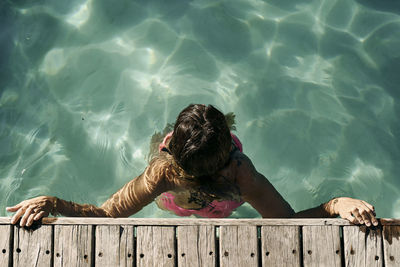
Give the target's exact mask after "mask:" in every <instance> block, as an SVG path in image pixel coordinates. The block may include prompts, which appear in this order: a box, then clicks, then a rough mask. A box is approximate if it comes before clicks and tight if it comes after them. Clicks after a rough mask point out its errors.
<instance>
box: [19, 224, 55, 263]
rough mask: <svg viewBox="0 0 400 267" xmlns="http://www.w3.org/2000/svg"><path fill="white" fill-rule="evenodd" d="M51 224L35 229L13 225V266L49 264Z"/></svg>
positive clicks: (50, 255) (50, 258) (50, 256)
mask: <svg viewBox="0 0 400 267" xmlns="http://www.w3.org/2000/svg"><path fill="white" fill-rule="evenodd" d="M52 230H53V229H52V226H50V225H42V226H41V227H39V228H38V229H36V230H34V231H33V230H25V229H23V228H18V227H14V246H13V247H14V253H13V254H14V259H13V266H14V267H18V266H21V267H27V266H50V264H51V260H52V254H53V253H52Z"/></svg>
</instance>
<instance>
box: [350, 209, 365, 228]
mask: <svg viewBox="0 0 400 267" xmlns="http://www.w3.org/2000/svg"><path fill="white" fill-rule="evenodd" d="M351 213H352V214H353V216H354V218H356V220H357V221H358V223H359V224H364V220H363V218H362V217H361V215H360V212H359V211H358V209H357V208H356V209H354V210H353V211H352V212H351Z"/></svg>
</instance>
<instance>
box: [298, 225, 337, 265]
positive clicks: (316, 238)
mask: <svg viewBox="0 0 400 267" xmlns="http://www.w3.org/2000/svg"><path fill="white" fill-rule="evenodd" d="M303 259H304V265H305V266H315V267H319V266H324V265H325V266H331V267H335V266H338V267H340V266H342V264H341V247H340V234H339V226H304V227H303Z"/></svg>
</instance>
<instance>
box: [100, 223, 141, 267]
mask: <svg viewBox="0 0 400 267" xmlns="http://www.w3.org/2000/svg"><path fill="white" fill-rule="evenodd" d="M95 240H96V243H95V247H96V252H95V264H96V266H104V267H108V266H133V258H134V229H133V226H126V225H125V226H118V225H107V226H106V225H99V226H96V237H95Z"/></svg>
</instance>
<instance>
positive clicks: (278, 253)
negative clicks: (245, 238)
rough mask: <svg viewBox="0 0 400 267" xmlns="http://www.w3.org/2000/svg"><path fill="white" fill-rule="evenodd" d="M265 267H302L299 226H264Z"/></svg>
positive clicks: (262, 240)
mask: <svg viewBox="0 0 400 267" xmlns="http://www.w3.org/2000/svg"><path fill="white" fill-rule="evenodd" d="M261 255H262V265H263V266H288V267H289V266H300V242H299V226H262V227H261Z"/></svg>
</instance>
